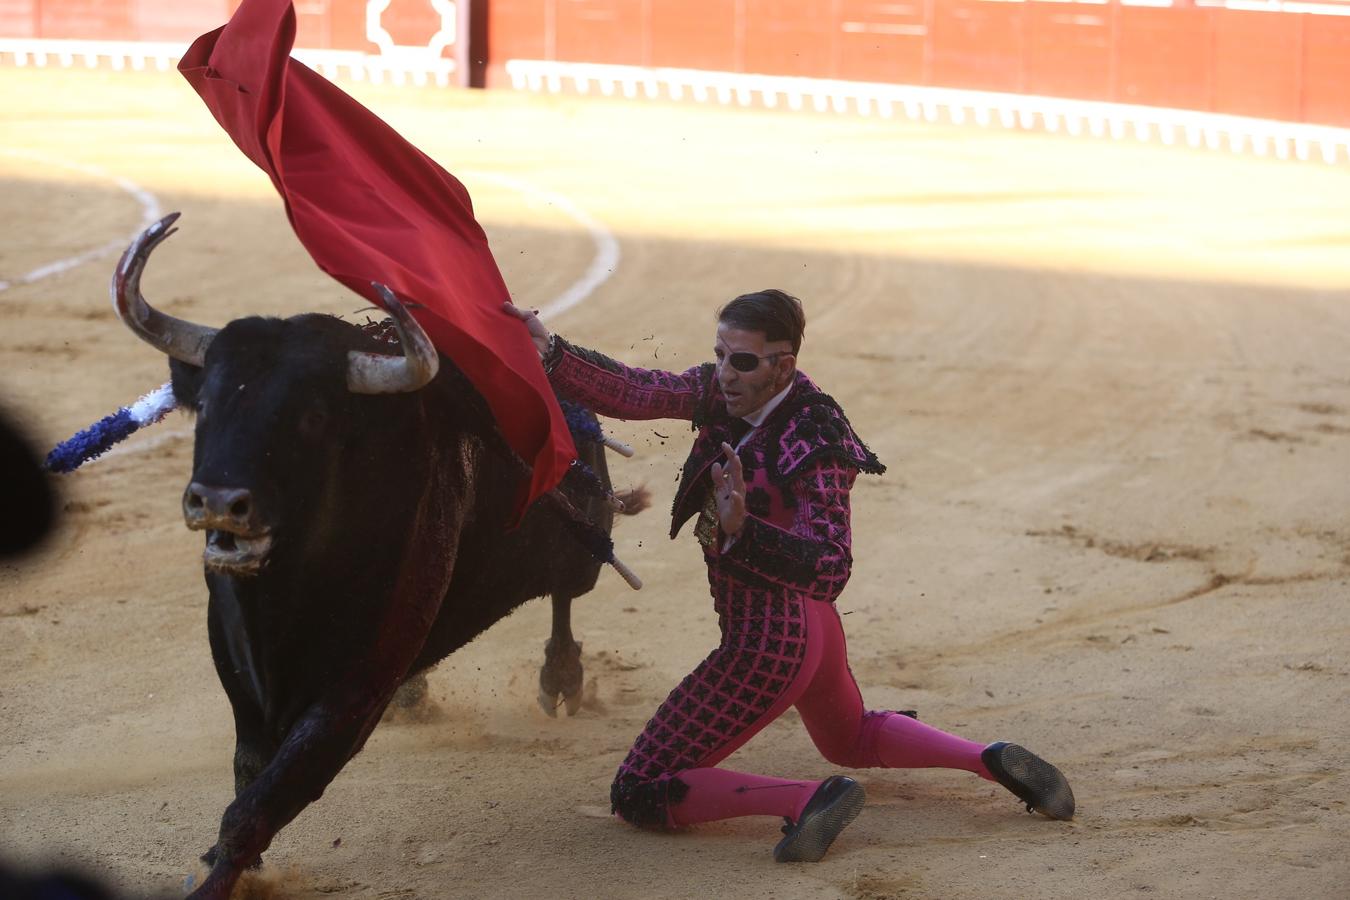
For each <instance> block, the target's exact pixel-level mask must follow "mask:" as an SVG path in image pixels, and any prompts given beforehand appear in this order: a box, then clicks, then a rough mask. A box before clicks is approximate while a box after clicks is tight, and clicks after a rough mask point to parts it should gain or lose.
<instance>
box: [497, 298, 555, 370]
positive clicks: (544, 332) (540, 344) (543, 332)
mask: <svg viewBox="0 0 1350 900" xmlns="http://www.w3.org/2000/svg"><path fill="white" fill-rule="evenodd" d="M502 311H503V312H505V313H506V314H507V315H510V316H514V317H515V318H517V319H519V320H520V321H522V322H524V323H525V327H526V328H527V329H529V332H530V340H532V341H534V348H535V349H536V350H538V351H539V355H540V356H543V355H544V354H545V353H547V352H548V338H549V333H548V329H547V328H545V327H544V323H543V322H541V321H539V310H537V309H521V308H520V307H519V306H516V305H515V304H514V303H512V302H511V301H510V300H507V301H506V302H505V303H503V304H502Z"/></svg>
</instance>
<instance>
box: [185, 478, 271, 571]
mask: <svg viewBox="0 0 1350 900" xmlns="http://www.w3.org/2000/svg"><path fill="white" fill-rule="evenodd" d="M183 521H184V522H185V523H186V524H187V527H188V528H191V529H192V530H193V531H205V532H206V550H205V551H204V552H203V553H202V561H203V562H204V563H205V564H206V567H207V568H208V569H211V570H212V571H216V572H220V573H222V574H227V575H253V574H256V573H257V572H258V571H259V570H260V569H261V568H262V567H263V564H264V563H266V562H267V555H268V553H269V552H270V551H271V549H272V533H271V530H270V529H269V528H268V527H267V526H266V525H265V524H264V523H263V521H262V517H261V516H260V515H259V512H258V505H257V503H256V502H255V501H254V499H253V494H252V492H251V491H249V490H248V489H247V488H222V487H214V486H211V485H205V484H201V483H200V482H196V481H194V482H192V483H191V484H189V485H188V486H187V490H186V491H184V492H183Z"/></svg>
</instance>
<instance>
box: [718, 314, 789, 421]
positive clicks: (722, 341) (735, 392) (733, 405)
mask: <svg viewBox="0 0 1350 900" xmlns="http://www.w3.org/2000/svg"><path fill="white" fill-rule="evenodd" d="M713 356H714V357H715V358H716V360H717V383H718V384H719V385H721V387H722V395H723V396H724V397H725V398H726V401H727V412H728V413H730V414H731V415H733V416H742V417H744V416H748V415H750V414H751V413H754V412H755V411H756V410H758V409H759V408H760V407H761V406H763V405H764V404H765V403H768V402H769V401H770V400H772V399H773V397H774V395H775V394H777V393H778V392H779V391H781V390H782V389H783V388H785V387H787V386H788V385H789V384H790V383H791V382H792V378H793V376H794V375H795V374H796V372H797V357H796V356H794V355H793V353H792V343H791V342H790V341H766V340H765V339H764V332H762V331H746V330H744V329H742V328H736V327H735V326H733V325H728V324H727V323H725V322H719V323H718V324H717V343H716V344H715V345H714V347H713ZM752 356H753V357H754V359H753V360H751V359H750V357H752ZM751 365H753V368H751V369H750V370H749V371H745V367H746V366H751Z"/></svg>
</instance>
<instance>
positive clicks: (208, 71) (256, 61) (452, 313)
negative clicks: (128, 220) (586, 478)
mask: <svg viewBox="0 0 1350 900" xmlns="http://www.w3.org/2000/svg"><path fill="white" fill-rule="evenodd" d="M294 41H295V11H294V9H293V7H292V6H291V0H244V2H243V4H242V5H241V6H240V7H239V9H238V10H237V11H236V12H235V14H234V16H233V17H232V18H231V19H230V21H229V22H228V23H227V24H226V25H225V26H224V27H223V28H218V29H216V30H215V31H212V32H209V33H207V34H204V35H202V36H201V37H199V38H197V40H196V41H194V42H193V44H192V46H191V47H190V48H189V49H188V51H187V53H186V54H184V56H183V59H182V61H181V62H180V63H179V65H178V70H179V71H180V72H181V73H182V74H183V77H184V78H186V79H187V80H188V82H189V83H190V84H191V85H192V87H193V88H194V89H195V90H196V91H197V93H198V94H200V95H201V97H202V99H203V100H204V101H205V102H206V106H207V108H208V109H210V110H211V114H212V115H213V116H215V117H216V121H217V122H219V123H220V125H221V127H222V128H224V129H225V131H226V132H228V133H229V135H230V137H231V138H233V140H234V142H235V143H236V144H237V145H238V146H239V149H240V150H243V151H244V153H245V155H247V156H248V158H249V159H251V160H253V162H255V163H256V164H257V165H258V167H259V168H261V169H262V170H263V171H264V172H266V173H267V174H268V175H269V176H270V177H271V179H272V184H273V185H275V186H276V189H277V192H278V193H280V194H281V199H282V200H283V201H284V202H285V204H286V214H287V216H288V217H289V218H290V221H291V226H292V227H293V228H294V229H295V233H296V235H297V236H298V237H299V238H300V242H301V243H302V244H304V246H305V249H306V250H308V251H309V254H310V256H312V257H313V258H314V261H315V262H316V263H318V265H319V268H321V269H323V270H324V271H325V272H327V273H328V274H329V275H331V276H333V277H334V278H335V279H337V280H338V281H340V282H342V283H343V284H345V285H346V286H347V287H349V288H351V289H352V290H353V291H355V292H356V293H358V294H360V295H361V296H363V297H365V298H366V299H368V300H370V301H371V302H372V303H378V302H379V297H378V295H376V293H375V292H374V290H373V289H372V288H371V286H370V282H371V281H379V282H383V283H384V284H387V285H389V287H390V288H392V289H393V290H394V292H395V293H397V294H399V295H400V297H402V298H406V299H407V300H408V301H411V302H412V303H416V304H420V305H421V308H420V309H414V310H413V314H414V315H415V316H416V317H417V320H418V322H419V323H421V325H422V327H423V328H425V329H426V331H427V334H428V335H429V336H430V337H431V340H432V342H433V343H435V345H436V347H437V349H439V350H440V351H441V352H442V353H444V354H445V355H446V356H448V357H449V358H450V359H452V360H454V362H455V365H456V366H458V367H459V368H460V370H462V371H463V372H464V374H465V375H466V376H468V378H469V380H470V381H472V382H473V384H474V386H475V387H477V388H478V390H479V391H480V392H481V393H482V394H483V396H484V398H486V400H487V402H488V406H489V407H491V409H492V413H493V415H494V416H496V419H497V424H498V426H499V427H500V428H501V431H502V434H503V436H504V437H505V438H506V440H507V442H508V443H509V444H510V445H511V446H512V447H513V448H514V449H515V451H516V452H517V453H518V454H520V457H521V458H522V459H524V460H525V461H526V462H527V463H530V464H531V465H532V466H533V468H534V475H533V479H532V481H531V484H530V486H529V492H528V496H526V497H524V498H522V504H521V507H520V508H519V509H518V510H517V513H520V512H522V511H523V509H524V505H525V504H526V503H528V502H530V501H532V500H534V499H535V498H536V497H538V496H539V495H540V494H542V493H544V492H545V491H547V490H549V489H550V488H552V487H554V486H556V485H557V483H558V481H559V480H560V479H561V478H562V476H563V475H564V474H565V473H566V471H567V467H568V465H569V464H570V463H571V462H572V460H573V459H575V458H576V448H575V446H573V444H572V437H571V434H570V433H569V432H568V430H567V423H566V420H565V419H564V418H563V414H562V410H561V409H559V407H558V403H557V400H556V399H555V398H554V394H553V391H552V389H551V388H550V387H549V384H548V379H547V377H546V376H545V375H544V371H543V368H542V367H541V366H540V365H539V354H538V353H537V352H536V351H535V349H534V344H533V343H532V342H531V340H530V338H529V336H528V334H527V333H526V330H525V329H524V328H523V327H521V324H520V322H519V321H517V320H516V319H514V318H512V317H510V316H508V315H506V314H505V313H503V312H502V310H501V305H502V302H503V301H505V300H507V299H509V298H510V294H509V293H508V291H507V289H506V284H505V282H504V281H503V280H502V276H501V272H499V271H498V269H497V263H496V261H495V260H494V259H493V258H492V251H491V250H490V249H489V248H488V242H487V237H486V235H484V234H483V229H482V228H481V227H480V226H479V225H478V222H477V221H475V220H474V217H473V203H472V201H471V200H470V199H469V193H468V191H466V190H465V189H464V185H462V184H460V182H459V181H458V180H457V179H456V178H455V177H454V176H453V175H451V174H450V173H449V172H447V171H445V170H444V169H442V168H441V167H440V166H439V165H437V164H436V163H435V162H434V161H433V160H432V159H431V158H430V157H428V156H427V155H426V154H424V153H423V152H422V151H420V150H418V149H417V148H416V147H414V146H413V145H412V144H410V143H408V142H407V141H406V140H404V139H403V138H402V137H401V136H400V135H399V134H398V133H397V132H395V131H394V130H393V129H392V128H390V127H389V126H388V125H387V124H385V123H384V121H382V120H381V119H380V118H379V117H378V116H376V115H375V114H374V113H372V112H371V111H370V110H368V109H366V108H365V107H364V106H362V105H361V104H359V103H357V102H356V101H355V100H353V99H352V98H351V97H349V96H347V95H346V94H345V93H343V92H342V91H341V90H339V89H338V88H337V87H335V86H334V85H333V84H332V83H330V82H329V81H327V80H325V79H324V78H323V77H322V76H320V75H318V74H317V73H315V72H314V71H313V70H311V69H309V68H307V67H306V66H304V65H303V64H301V63H299V62H296V61H295V60H293V59H291V58H290V52H291V45H292V44H293V43H294Z"/></svg>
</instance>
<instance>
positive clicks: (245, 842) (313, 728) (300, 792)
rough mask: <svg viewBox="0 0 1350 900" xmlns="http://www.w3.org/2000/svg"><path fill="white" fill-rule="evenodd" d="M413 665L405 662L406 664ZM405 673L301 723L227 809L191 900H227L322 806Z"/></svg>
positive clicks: (342, 694) (367, 684)
mask: <svg viewBox="0 0 1350 900" xmlns="http://www.w3.org/2000/svg"><path fill="white" fill-rule="evenodd" d="M409 662H411V660H410V659H407V660H403V661H402V664H403V665H404V666H406V665H408V663H409ZM403 674H404V672H403V670H402V669H397V668H395V669H393V670H392V671H391V670H388V669H386V670H385V671H382V672H379V673H369V678H368V679H364V680H363V681H364V683H353V681H347V682H345V683H344V684H342V685H341V686H340V687H339V688H338V689H335V690H332V691H330V692H328V693H327V694H326V695H325V696H324V697H323V698H322V699H320V700H319V701H318V702H316V703H314V704H313V705H312V706H310V707H309V709H308V710H306V712H305V714H304V715H303V716H301V717H300V719H299V720H297V721H296V723H295V725H294V726H293V727H292V728H291V731H290V733H289V734H288V735H287V736H286V739H285V741H283V742H282V744H281V746H280V747H279V748H278V749H277V752H276V755H275V756H273V757H272V760H271V761H270V762H269V763H268V764H267V765H266V766H265V767H264V768H263V770H262V771H261V772H259V773H258V775H257V777H256V778H254V779H253V781H252V782H251V783H250V784H249V785H248V786H247V787H245V788H244V790H243V791H241V792H240V793H239V795H238V796H237V797H235V800H234V802H233V803H231V804H230V805H229V807H227V808H226V810H225V815H224V816H223V817H222V819H221V823H220V837H219V838H218V839H217V841H216V845H215V847H214V848H213V853H214V860H213V864H212V867H211V872H210V874H209V875H208V876H207V877H206V880H205V881H203V882H202V884H201V886H200V887H199V888H198V889H197V890H196V891H194V892H193V893H192V894H191V895H189V896H190V898H191V900H226V898H228V897H229V896H230V893H231V891H232V890H233V889H234V885H235V883H236V882H237V881H238V880H239V876H240V874H241V873H242V872H243V870H244V869H246V868H248V867H249V866H250V865H252V864H253V863H254V861H255V860H257V859H258V858H259V857H261V855H262V853H263V851H264V850H266V849H267V847H268V845H270V844H271V842H272V838H273V837H275V836H276V833H277V832H278V831H280V830H281V829H282V828H283V827H285V826H286V825H287V824H288V823H289V822H290V821H291V820H292V819H294V818H295V817H296V816H297V815H299V814H300V812H301V810H303V809H304V808H305V807H306V806H308V805H309V804H311V803H313V802H314V801H315V800H318V799H319V797H321V796H322V795H323V792H324V789H325V788H327V787H328V785H329V784H330V783H331V782H332V780H333V779H334V778H335V777H336V776H337V773H338V772H339V771H340V770H341V769H342V767H343V766H344V765H346V763H347V761H348V760H350V759H351V758H352V757H353V756H355V755H356V754H357V752H359V751H360V749H361V747H362V746H363V745H364V744H365V742H366V738H368V737H369V736H370V733H371V731H373V730H374V728H375V725H376V724H377V723H378V722H379V721H380V715H381V714H382V713H383V712H384V709H385V706H387V705H388V703H389V699H390V698H391V697H392V696H393V695H394V691H395V690H396V689H397V687H398V685H399V683H400V682H401V681H402V680H403Z"/></svg>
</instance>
